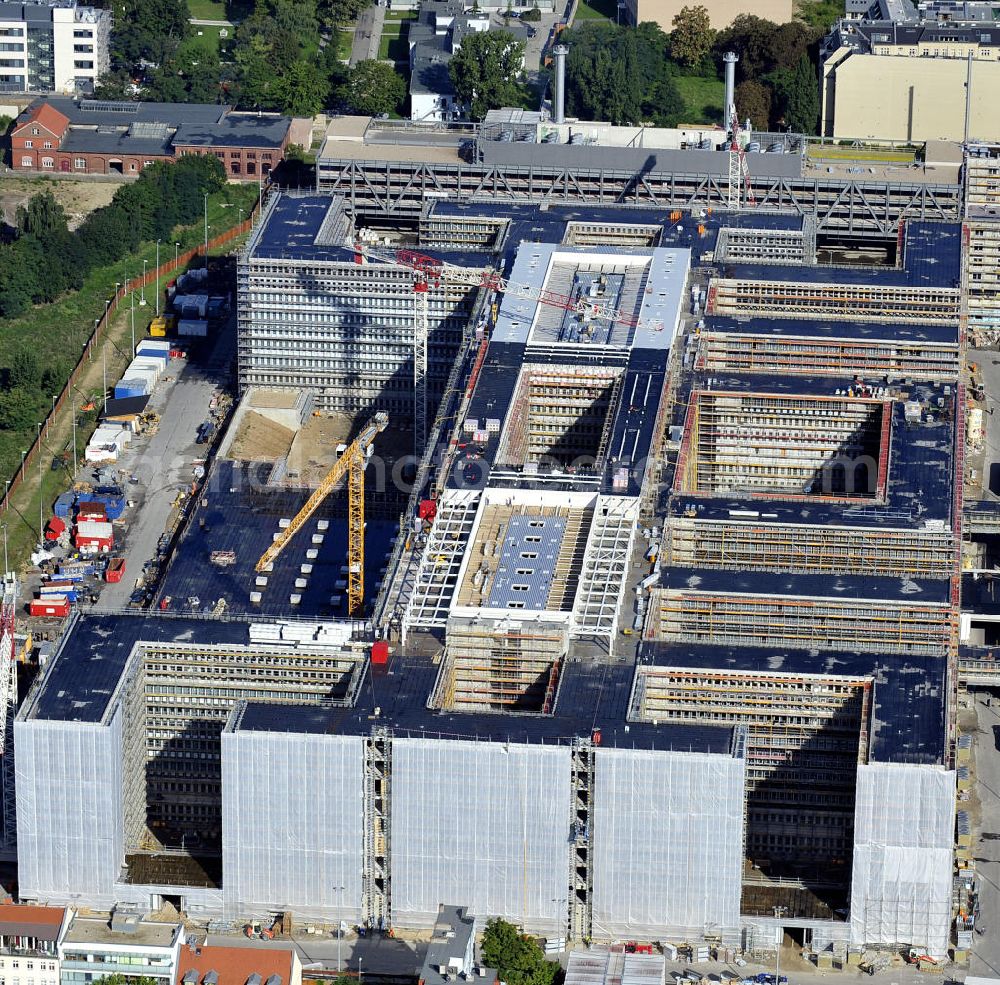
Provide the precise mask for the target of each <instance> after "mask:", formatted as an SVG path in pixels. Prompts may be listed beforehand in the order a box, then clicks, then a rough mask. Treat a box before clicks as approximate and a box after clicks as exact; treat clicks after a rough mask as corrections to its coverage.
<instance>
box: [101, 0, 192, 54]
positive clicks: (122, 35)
mask: <svg viewBox="0 0 1000 985" xmlns="http://www.w3.org/2000/svg"><path fill="white" fill-rule="evenodd" d="M114 15H115V19H114V28H113V31H112V35H111V62H112V67H113V68H115V69H126V70H128V71H135V70H137V69H138V67H139V63H140V62H142V61H148V62H152V63H153V64H154V65H161V64H162V63H163V62H164V61H166V59H167V57H168V56H169V55H171V54H173V53H174V52H175V51H176V50H177V47H178V45H179V44H180V43H181V41H183V40H184V39H185V38H186V37H188V36H189V35H190V34H191V25H190V23H189V17H190V13H189V11H188V6H187V3H186V0H115V4H114Z"/></svg>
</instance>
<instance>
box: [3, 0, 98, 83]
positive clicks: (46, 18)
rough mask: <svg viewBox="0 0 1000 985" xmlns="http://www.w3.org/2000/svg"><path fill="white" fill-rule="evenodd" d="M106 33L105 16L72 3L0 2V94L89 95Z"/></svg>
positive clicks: (72, 0)
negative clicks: (73, 93) (59, 93)
mask: <svg viewBox="0 0 1000 985" xmlns="http://www.w3.org/2000/svg"><path fill="white" fill-rule="evenodd" d="M110 34H111V12H110V11H108V10H99V9H98V8H96V7H85V6H81V5H79V4H77V3H76V0H31V2H27V3H11V2H9V0H0V92H82V93H87V92H93V91H94V85H95V83H96V82H97V79H98V78H100V76H101V75H103V74H104V73H105V72H107V71H108V69H109V68H110V67H111V63H110V61H109V58H108V39H109V37H110Z"/></svg>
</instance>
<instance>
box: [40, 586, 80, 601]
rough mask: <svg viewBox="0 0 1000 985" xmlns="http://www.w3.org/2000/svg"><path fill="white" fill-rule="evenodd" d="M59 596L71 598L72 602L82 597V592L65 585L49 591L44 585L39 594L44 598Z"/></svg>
mask: <svg viewBox="0 0 1000 985" xmlns="http://www.w3.org/2000/svg"><path fill="white" fill-rule="evenodd" d="M58 596H62V597H63V598H67V599H69V601H70V602H75V601H76V600H77V599H78V598H79V597H80V593H79V592H78V591H77V590H76V589H75V588H66V587H65V586H63V587H62V588H60V589H57V590H54V591H51V592H47V591H45V586H44V585H43V586H42V590H41V593H40V594H39V596H38V597H39V598H41V599H44V598H52V597H58Z"/></svg>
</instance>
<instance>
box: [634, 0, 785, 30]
mask: <svg viewBox="0 0 1000 985" xmlns="http://www.w3.org/2000/svg"><path fill="white" fill-rule="evenodd" d="M695 5H700V6H702V7H705V8H706V9H707V10H708V16H709V18H711V21H712V27H714V28H715V29H716V30H717V31H719V30H722V28H724V27H729V25H730V24H732V22H733V21H734V20H735V19H736V18H737V17H739V15H740V14H755V15H756V16H757V17H763V18H764V19H765V20H769V21H774V23H775V24H785V23H787V22H788V21H790V20H791V19H792V16H793V14H794V13H795V3H794V0H625V12H626V14H627V17H628V23H629V24H642V23H644V22H646V21H653V22H654V23H656V24H659V25H660V27H661V28H662V29H663V30H664V31H666V32H667V33H669V32H670V31H672V30H673V21H674V17H676V16H677V13H678V11H680V10H681V8H682V7H692V6H695Z"/></svg>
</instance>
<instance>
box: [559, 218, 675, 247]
mask: <svg viewBox="0 0 1000 985" xmlns="http://www.w3.org/2000/svg"><path fill="white" fill-rule="evenodd" d="M662 235H663V227H662V226H657V225H644V224H642V223H625V222H579V221H573V222H568V223H566V232H565V233H564V234H563V240H562V245H563V246H600V247H602V248H607V247H609V246H616V247H632V248H636V247H639V248H641V249H652V248H655V247H657V246H659V245H660V238H661V236H662Z"/></svg>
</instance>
